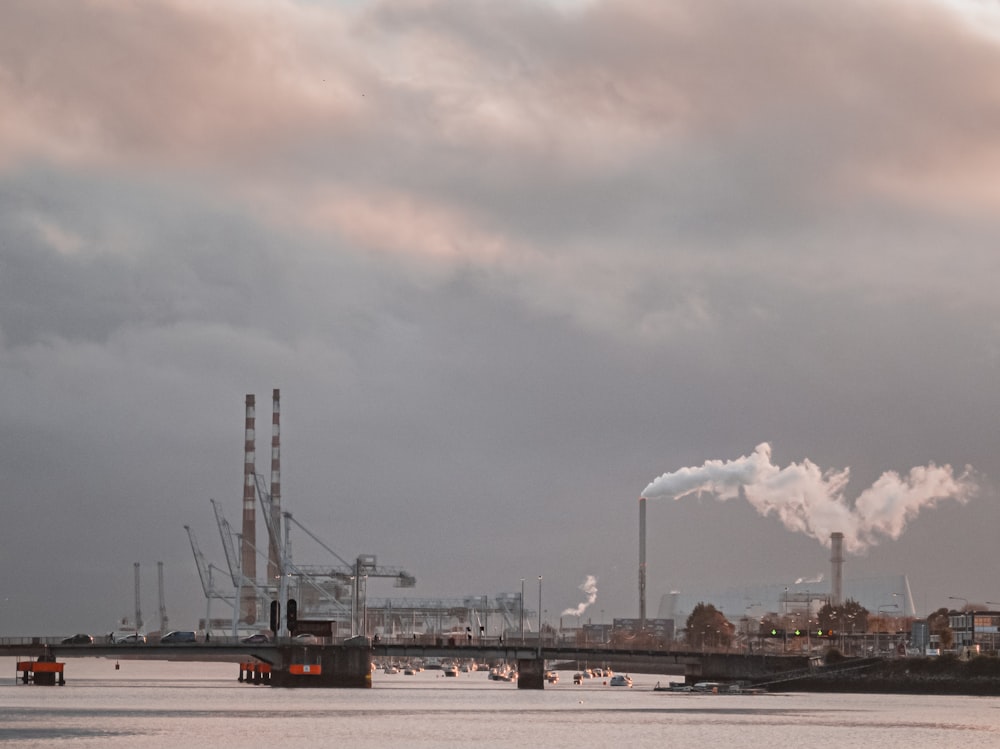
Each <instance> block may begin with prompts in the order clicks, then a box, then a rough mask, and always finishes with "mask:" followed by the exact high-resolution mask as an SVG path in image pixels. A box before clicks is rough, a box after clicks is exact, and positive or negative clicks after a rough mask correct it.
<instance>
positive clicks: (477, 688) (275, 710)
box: [0, 658, 1000, 749]
mask: <svg viewBox="0 0 1000 749" xmlns="http://www.w3.org/2000/svg"><path fill="white" fill-rule="evenodd" d="M4 668H5V669H6V672H3V671H0V747H8V746H10V747H49V746H52V745H53V744H58V746H59V747H61V748H62V747H66V748H67V749H76V748H79V747H185V748H186V749H193V748H194V747H219V748H221V749H226V748H229V747H232V748H233V749H236V748H237V747H239V748H240V749H248V747H269V748H274V747H287V748H290V747H321V746H334V745H340V746H345V747H352V748H361V749H364V748H366V747H396V746H399V747H448V746H456V747H459V746H460V747H469V746H474V747H494V746H496V747H499V746H505V747H512V746H513V747H519V746H529V745H532V746H539V747H582V746H593V747H611V746H622V747H629V749H632V748H634V747H639V748H642V747H656V749H663V747H666V746H678V747H702V746H707V745H719V746H730V747H767V749H785V748H786V747H787V748H788V749H793V748H794V749H822V748H824V747H837V748H838V749H845V748H848V747H864V748H865V749H872V747H878V748H879V749H901V748H902V747H906V749H919V748H922V747H934V748H935V749H941V748H942V747H945V748H947V747H962V749H974V748H976V747H991V748H994V747H1000V698H993V697H985V698H984V697H934V696H918V697H911V696H902V695H877V696H876V695H825V694H792V693H773V694H766V695H752V696H750V695H691V694H670V693H663V692H653V691H652V688H653V685H654V684H655V683H656V681H657V680H660V681H663V682H666V681H669V680H670V679H671V678H673V679H676V678H677V677H676V676H675V677H669V676H660V677H657V676H651V675H643V674H632V677H633V681H634V685H633V687H632V688H631V689H628V688H624V687H610V686H606V685H605V684H604V683H602V680H600V679H593V680H590V681H588V682H586V683H585V684H584V685H580V686H576V685H574V684H573V683H572V675H573V672H572V671H565V672H560V682H559V683H558V684H556V685H546V688H545V690H544V691H541V692H539V691H527V690H518V689H517V687H516V685H515V684H508V683H503V682H494V681H490V680H489V679H487V677H486V674H485V673H484V672H474V673H470V674H461V675H459V676H458V677H457V678H445V677H443V676H441V672H439V671H425V672H423V673H420V674H417V675H415V676H406V675H404V674H402V673H400V674H398V675H387V674H383V673H381V672H376V673H375V674H374V677H373V688H372V689H370V690H353V689H352V690H347V689H345V690H319V689H271V688H270V687H264V686H256V687H255V686H251V685H248V684H240V683H239V682H238V681H237V679H236V677H237V675H238V670H237V667H236V666H235V664H188V663H168V662H141V661H121V663H120V669H118V670H116V669H115V662H114V661H113V660H108V659H102V658H87V659H84V658H72V659H67V665H66V681H67V683H66V685H65V686H63V687H39V686H33V685H28V686H25V685H22V684H17V683H16V682H15V679H14V677H15V660H14V659H0V669H4ZM5 673H6V674H7V675H9V678H6V677H5V676H4V674H5Z"/></svg>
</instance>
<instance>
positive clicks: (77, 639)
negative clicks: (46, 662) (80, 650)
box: [62, 634, 94, 645]
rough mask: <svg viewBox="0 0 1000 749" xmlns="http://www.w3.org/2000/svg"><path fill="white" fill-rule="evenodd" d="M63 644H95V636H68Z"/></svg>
mask: <svg viewBox="0 0 1000 749" xmlns="http://www.w3.org/2000/svg"><path fill="white" fill-rule="evenodd" d="M62 644H63V645H93V644H94V638H93V636H92V635H85V634H78V635H73V636H72V637H67V638H66V639H65V640H63V641H62Z"/></svg>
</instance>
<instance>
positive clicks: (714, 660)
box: [0, 637, 810, 688]
mask: <svg viewBox="0 0 1000 749" xmlns="http://www.w3.org/2000/svg"><path fill="white" fill-rule="evenodd" d="M2 656H18V657H28V658H36V659H37V658H39V657H42V656H45V657H51V656H55V657H56V658H59V659H67V658H74V657H104V658H116V659H121V660H140V659H141V660H184V661H205V662H229V663H246V662H248V661H252V662H259V663H263V664H267V665H268V666H269V667H270V668H271V670H272V673H274V674H276V675H280V674H287V673H289V672H290V670H291V669H293V668H297V667H300V666H303V665H309V666H314V667H315V668H314V669H313V670H312V671H311V673H310V675H313V676H319V675H321V674H323V675H324V678H322V679H320V678H315V679H306V683H308V684H312V685H315V686H370V684H371V669H370V663H371V662H372V660H396V661H405V660H408V659H418V658H419V659H425V660H426V659H428V658H440V659H464V660H468V659H475V660H477V661H480V662H482V661H489V662H506V663H517V664H518V665H519V667H520V668H521V670H523V671H524V672H525V673H528V674H531V675H532V676H531V677H529V678H528V680H529V681H532V682H533V681H535V678H537V679H538V680H539V682H540V680H541V677H542V675H543V672H544V667H545V664H546V663H563V664H570V663H572V664H579V667H587V666H595V667H596V666H610V667H611V668H613V669H615V670H617V671H626V670H627V671H633V672H637V673H643V672H645V673H661V674H677V675H678V676H681V675H682V676H684V678H685V680H687V681H701V680H711V681H742V682H748V683H752V682H755V681H763V680H767V679H771V678H774V677H776V676H778V675H780V674H783V673H789V672H795V671H801V670H802V669H806V668H808V667H809V665H810V659H809V658H808V657H806V656H802V655H787V654H746V653H719V652H697V651H691V650H681V649H677V650H664V649H655V650H642V649H625V648H613V647H607V646H600V647H580V646H566V645H545V644H543V645H542V646H541V647H539V646H538V645H537V644H519V643H511V642H498V641H490V642H476V641H472V642H460V643H459V642H454V641H451V642H449V641H447V640H442V641H439V642H437V643H434V644H427V643H417V642H374V643H372V642H370V641H368V640H365V639H364V638H355V640H354V641H353V642H348V643H331V642H322V641H321V642H317V643H298V642H296V641H294V640H291V639H284V640H281V641H278V642H274V643H270V642H268V643H252V644H251V643H244V642H241V641H239V640H238V639H235V638H218V639H213V640H212V641H211V642H196V643H183V644H181V643H170V644H159V643H155V644H139V645H134V644H128V645H117V644H103V643H96V644H84V645H77V644H63V643H62V642H61V640H60V639H59V638H38V637H33V638H4V639H2V640H0V657H2ZM536 672H537V674H536ZM334 674H338V675H339V676H338V677H337V678H334V676H333V675H334ZM341 677H342V678H341ZM277 681H278V682H281V681H282V677H281V676H278V679H277ZM327 681H330V683H328V684H327V683H320V682H327ZM334 682H338V683H334ZM339 682H343V683H339ZM288 685H291V684H288ZM519 686H523V685H521V684H519ZM540 687H541V685H540V683H539V685H538V687H530V688H540Z"/></svg>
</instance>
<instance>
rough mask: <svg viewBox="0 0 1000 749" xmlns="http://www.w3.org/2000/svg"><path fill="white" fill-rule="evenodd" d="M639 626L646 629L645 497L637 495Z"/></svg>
mask: <svg viewBox="0 0 1000 749" xmlns="http://www.w3.org/2000/svg"><path fill="white" fill-rule="evenodd" d="M639 628H640V629H646V498H645V497H639Z"/></svg>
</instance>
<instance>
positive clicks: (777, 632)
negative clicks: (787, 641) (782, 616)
mask: <svg viewBox="0 0 1000 749" xmlns="http://www.w3.org/2000/svg"><path fill="white" fill-rule="evenodd" d="M764 636H765V637H784V636H785V630H783V629H777V628H775V627H771V629H768V630H765V632H764Z"/></svg>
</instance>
